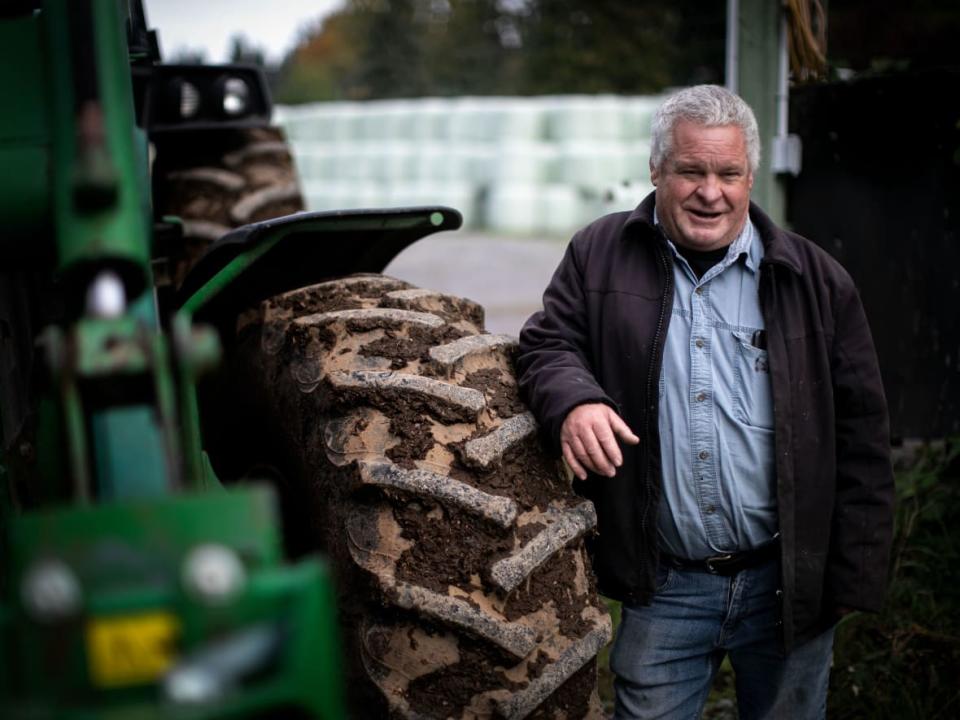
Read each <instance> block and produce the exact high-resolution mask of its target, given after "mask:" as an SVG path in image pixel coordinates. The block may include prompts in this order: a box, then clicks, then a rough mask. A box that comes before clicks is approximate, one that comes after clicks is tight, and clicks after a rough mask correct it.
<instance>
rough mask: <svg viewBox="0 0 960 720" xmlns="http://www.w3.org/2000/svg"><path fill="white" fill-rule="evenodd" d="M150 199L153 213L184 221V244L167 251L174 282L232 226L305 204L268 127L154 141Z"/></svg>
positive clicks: (283, 149) (279, 140) (284, 150)
mask: <svg viewBox="0 0 960 720" xmlns="http://www.w3.org/2000/svg"><path fill="white" fill-rule="evenodd" d="M154 201H155V205H156V209H157V214H158V215H159V216H163V215H176V216H178V217H180V218H181V220H182V221H183V235H184V238H183V239H184V244H183V247H181V248H174V249H173V253H172V255H171V281H172V283H173V286H174V287H179V286H180V284H181V283H182V282H183V278H184V277H186V274H187V272H188V271H189V270H190V268H191V267H193V265H194V264H195V263H196V261H197V260H198V259H199V257H200V256H201V255H202V254H203V252H204V251H205V250H206V248H207V246H208V245H210V243H212V242H213V241H215V240H218V239H219V238H221V237H222V236H223V235H225V234H226V233H228V232H229V231H230V230H232V229H233V228H235V227H239V226H240V225H246V224H247V223H252V222H257V221H260V220H268V219H270V218H275V217H280V216H281V215H289V214H290V213H294V212H297V211H299V210H303V208H304V202H303V196H302V195H301V193H300V188H299V186H298V184H297V177H296V171H295V168H294V164H293V159H292V156H291V155H290V149H289V147H288V145H287V143H286V141H285V140H284V136H283V133H282V131H281V130H280V129H279V128H273V127H264V128H251V129H244V130H231V131H226V132H224V131H221V132H217V133H215V134H210V133H207V134H198V135H195V136H191V137H189V138H187V139H184V138H182V137H180V136H174V137H173V138H171V139H170V140H169V141H168V142H167V143H166V144H163V143H162V142H160V141H158V150H157V164H156V166H155V168H154Z"/></svg>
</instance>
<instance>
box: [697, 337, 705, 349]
mask: <svg viewBox="0 0 960 720" xmlns="http://www.w3.org/2000/svg"><path fill="white" fill-rule="evenodd" d="M694 345H696V346H697V347H698V348H702V347H703V346H704V345H706V343H705V342H703V338H697V341H696V342H695V343H694Z"/></svg>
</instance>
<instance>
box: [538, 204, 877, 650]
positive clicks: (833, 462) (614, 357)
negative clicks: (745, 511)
mask: <svg viewBox="0 0 960 720" xmlns="http://www.w3.org/2000/svg"><path fill="white" fill-rule="evenodd" d="M653 206H654V196H653V195H650V196H648V197H647V198H646V199H645V200H644V201H643V203H641V205H640V206H639V207H638V208H637V209H636V210H634V211H633V212H632V213H628V212H622V213H615V214H612V215H607V216H606V217H602V218H600V219H599V220H597V221H595V222H594V223H592V224H591V225H589V226H587V227H586V228H584V229H583V230H581V231H580V232H579V233H577V235H576V236H575V237H574V238H573V240H572V241H571V243H570V246H569V247H568V248H567V252H566V255H565V256H564V258H563V260H562V261H561V263H560V266H559V267H558V268H557V271H556V273H555V274H554V276H553V279H552V280H551V281H550V285H549V286H548V287H547V290H546V292H545V293H544V296H543V305H544V309H543V310H542V311H541V312H538V313H536V314H535V315H533V317H531V318H530V320H528V321H527V324H526V325H525V326H524V328H523V330H522V332H521V334H520V357H519V370H520V386H521V389H522V391H523V393H524V395H525V397H526V399H527V401H528V402H529V404H530V406H531V408H532V410H533V412H534V414H535V415H536V417H537V419H538V420H539V422H540V424H541V427H542V431H543V433H544V437H545V438H546V439H547V441H548V442H549V443H550V444H551V446H552V447H553V448H554V450H555V451H559V446H560V428H561V425H562V423H563V420H564V418H565V417H566V416H567V413H569V412H570V410H571V409H573V408H574V407H575V406H577V405H580V404H583V403H588V402H604V403H607V404H609V405H611V406H612V407H614V408H615V409H617V410H618V412H619V413H620V414H621V416H622V417H623V419H624V420H625V421H626V422H627V424H628V425H629V426H630V427H631V428H632V429H633V430H634V432H635V433H637V435H639V436H640V438H641V440H640V444H639V445H636V446H627V447H624V448H623V450H624V462H623V466H622V467H621V468H620V469H619V471H618V473H617V475H616V477H615V478H612V479H610V478H600V477H591V478H589V479H588V480H587V482H585V483H582V484H579V489H580V490H581V491H582V492H583V494H584V495H586V496H587V497H589V498H590V499H592V500H593V501H594V503H595V504H596V507H597V513H598V518H599V524H598V533H597V536H596V538H595V539H594V542H593V553H594V569H595V571H596V573H597V576H598V579H599V583H600V589H601V592H603V593H604V594H606V595H608V596H610V597H613V598H616V599H619V600H625V601H629V602H648V601H649V598H650V596H651V594H652V592H653V588H654V582H655V577H656V565H657V560H658V553H657V532H656V523H657V504H658V502H659V497H660V475H661V464H660V433H659V428H658V426H657V413H658V409H657V402H658V393H657V386H658V381H659V376H660V367H661V363H662V359H663V345H664V338H665V337H666V332H667V326H668V324H669V321H670V315H671V309H672V305H673V268H672V262H673V260H672V256H671V253H670V252H669V251H668V248H667V246H666V242H665V239H664V238H663V236H662V235H661V234H660V233H659V231H657V230H656V229H655V228H654V226H653V224H652V217H653ZM750 217H751V219H752V220H753V223H754V225H755V226H756V228H757V230H758V231H759V234H760V237H761V239H762V241H763V244H764V259H763V262H762V263H761V269H760V305H761V309H762V311H763V317H764V321H765V323H766V328H767V342H768V352H769V360H770V373H771V383H772V389H773V406H774V415H775V452H776V473H777V500H778V514H779V520H780V535H781V540H782V582H783V598H782V600H783V619H784V623H783V631H784V633H783V634H784V637H783V639H784V643H785V647H786V648H787V649H789V648H791V647H794V646H795V645H797V644H799V643H801V642H803V641H804V640H805V639H808V638H810V637H812V636H814V635H815V634H816V633H817V632H819V631H820V630H822V629H823V628H824V627H826V626H827V625H828V624H829V622H830V621H831V620H832V618H833V615H834V611H835V610H836V608H837V607H842V606H846V607H852V608H857V609H862V610H876V609H878V607H879V605H880V602H881V598H882V597H883V593H884V589H885V586H886V582H887V564H888V557H889V553H890V544H891V536H892V507H893V475H892V471H891V466H890V452H889V430H888V420H887V409H886V401H885V399H884V394H883V386H882V383H881V379H880V372H879V369H878V367H877V359H876V353H875V352H874V348H873V340H872V339H871V336H870V328H869V326H868V325H867V320H866V318H865V316H864V313H863V307H862V305H861V303H860V298H859V295H858V294H857V291H856V288H855V287H854V284H853V281H852V280H851V279H850V276H849V275H848V274H847V273H846V271H845V270H844V269H843V268H842V267H840V265H839V264H838V263H837V262H836V261H835V260H833V259H832V258H831V257H830V256H829V255H827V254H826V253H825V252H824V251H822V250H821V249H820V248H818V247H817V246H816V245H814V244H813V243H811V242H810V241H808V240H806V239H804V238H802V237H800V236H798V235H795V234H793V233H790V232H786V231H784V230H781V229H780V228H778V227H777V226H776V225H774V223H773V222H772V221H771V220H770V219H769V218H768V217H767V216H766V215H764V214H763V213H762V212H761V211H760V210H759V209H758V208H757V207H756V206H755V205H751V207H750Z"/></svg>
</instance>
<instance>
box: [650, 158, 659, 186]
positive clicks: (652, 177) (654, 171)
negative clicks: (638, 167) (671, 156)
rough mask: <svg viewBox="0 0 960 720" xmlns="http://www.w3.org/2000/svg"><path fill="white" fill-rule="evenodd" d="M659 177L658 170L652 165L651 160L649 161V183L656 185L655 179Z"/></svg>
mask: <svg viewBox="0 0 960 720" xmlns="http://www.w3.org/2000/svg"><path fill="white" fill-rule="evenodd" d="M659 179H660V171H659V170H658V169H657V168H655V167H654V166H653V160H651V161H650V183H651V184H652V185H653V186H654V187H656V186H657V180H659Z"/></svg>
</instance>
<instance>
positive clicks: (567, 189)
mask: <svg viewBox="0 0 960 720" xmlns="http://www.w3.org/2000/svg"><path fill="white" fill-rule="evenodd" d="M589 209H590V208H589V207H587V206H586V204H585V203H584V200H583V196H582V193H581V192H580V191H579V190H578V189H577V188H576V187H575V186H573V185H565V184H559V183H553V184H550V185H544V186H543V187H541V189H540V213H539V215H540V219H539V222H538V229H539V230H542V231H543V232H545V233H547V234H549V235H559V236H567V235H569V234H571V233H572V232H573V231H574V230H576V229H577V228H579V227H581V226H582V225H584V224H586V223H587V222H589V221H590V220H591V219H592V217H590V216H589Z"/></svg>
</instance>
